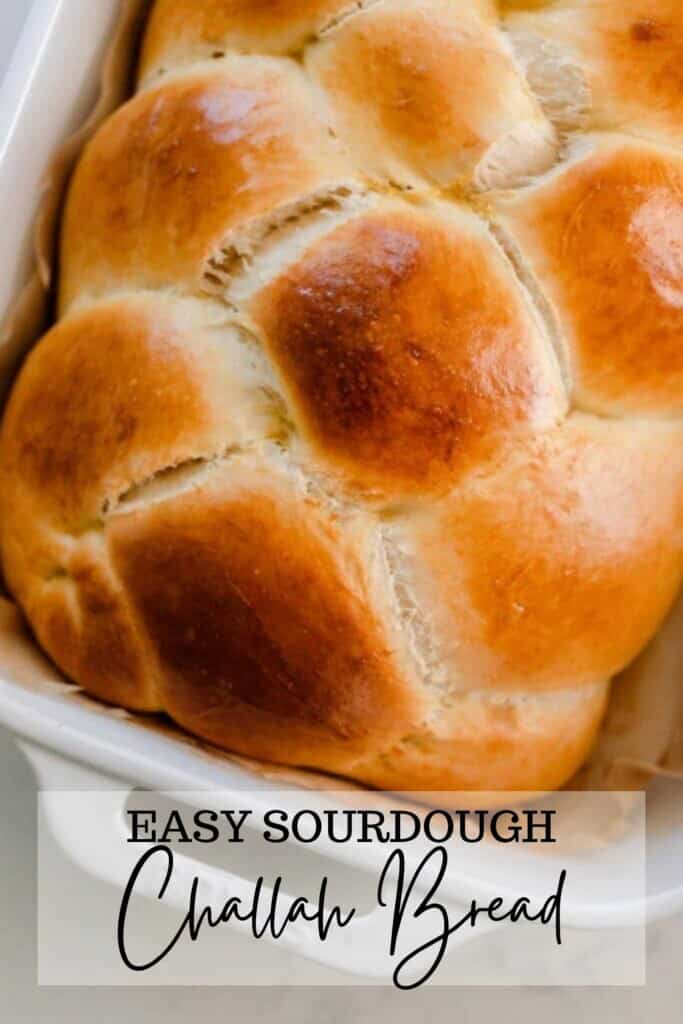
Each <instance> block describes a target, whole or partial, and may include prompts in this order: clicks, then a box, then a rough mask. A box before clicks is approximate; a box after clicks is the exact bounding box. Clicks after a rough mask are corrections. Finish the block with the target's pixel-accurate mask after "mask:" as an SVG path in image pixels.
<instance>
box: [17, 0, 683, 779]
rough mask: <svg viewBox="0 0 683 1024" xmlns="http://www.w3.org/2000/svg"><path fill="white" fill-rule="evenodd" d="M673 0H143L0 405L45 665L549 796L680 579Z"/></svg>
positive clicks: (262, 734)
mask: <svg viewBox="0 0 683 1024" xmlns="http://www.w3.org/2000/svg"><path fill="white" fill-rule="evenodd" d="M682 145H683V4H681V3H680V2H679V0H548V2H542V0H540V2H539V0H526V2H521V3H520V2H508V3H502V2H501V3H500V4H497V3H496V2H495V0H374V2H373V0H365V2H363V0H355V2H350V0H157V3H156V5H155V7H154V9H153V12H152V15H151V20H150V23H149V26H148V31H147V34H146V38H145V41H144V46H143V50H142V56H141V63H140V77H139V88H138V91H137V94H136V95H135V96H134V98H133V99H131V101H130V102H129V103H128V104H127V105H126V106H124V107H123V108H122V109H121V110H119V111H118V112H117V113H116V114H115V115H114V116H113V117H112V118H111V119H110V120H109V121H108V123H106V124H105V125H104V127H103V128H102V129H101V130H100V131H99V133H98V134H97V136H96V138H95V139H94V140H93V141H92V142H91V143H90V144H89V146H88V147H87V149H86V151H85V153H84V154H83V157H82V159H81V162H80V165H79V166H78V169H77V171H76V174H75V176H74V179H73V182H72V186H71V190H70V194H69V198H68V203H67V206H66V211H65V216H64V224H63V233H62V259H61V284H60V295H59V320H58V323H57V326H56V327H54V329H53V330H52V331H51V332H50V333H49V334H48V335H47V337H46V338H45V339H44V340H43V341H42V342H41V343H40V344H39V345H38V346H37V348H36V349H35V350H34V352H33V353H32V355H31V356H30V358H29V359H28V361H27V363H26V365H25V367H24V369H23V372H22V374H21V376H20V378H19V381H18V383H17V385H16V386H15V389H14V391H13V394H12V397H11V400H10V403H9V406H8V408H7V412H6V415H5V418H4V424H3V431H2V440H1V445H0V460H1V467H0V472H1V474H2V481H1V493H2V533H1V550H2V559H3V566H4V572H5V577H6V580H7V584H8V586H9V588H10V589H11V591H12V593H13V594H14V595H15V597H16V599H17V601H18V602H19V603H20V605H21V606H22V607H23V609H24V611H25V614H26V616H27V618H28V621H29V622H30V624H31V626H32V628H33V630H34V631H35V634H36V636H37V638H38V641H39V642H40V644H41V645H42V646H43V648H44V649H45V650H46V651H47V652H48V653H49V654H50V655H51V656H52V658H53V659H54V660H55V661H56V662H57V664H58V665H59V666H60V667H61V669H62V670H63V671H64V672H65V673H66V674H67V675H68V676H69V677H71V678H72V679H73V680H75V681H77V682H78V683H80V684H81V685H82V686H83V687H85V688H86V689H87V690H88V691H90V692H91V693H92V694H94V695H97V696H98V697H100V698H102V699H103V700H105V701H108V702H111V703H113V704H118V705H123V706H125V707H127V708H130V709H137V710H141V711H147V712H162V711H163V712H166V713H168V714H169V715H170V716H171V717H172V718H173V719H175V721H176V722H178V723H179V724H181V725H182V726H183V727H185V728H186V729H188V730H190V731H191V732H193V733H194V734H196V735H198V736H200V737H203V738H204V739H206V740H209V741H211V742H213V743H214V744H217V745H218V746H220V747H223V748H226V749H228V750H231V751H235V752H239V753H242V754H246V755H250V756H252V757H257V758H261V759H264V760H268V761H274V762H281V763H286V764H292V765H298V766H306V767H314V768H318V769H323V770H326V771H329V772H333V773H338V774H341V775H344V776H349V777H353V778H356V779H359V780H362V781H364V782H367V783H370V784H374V785H378V786H382V787H385V788H404V789H413V790H418V789H423V790H427V789H432V790H435V789H467V788H469V789H487V790H490V789H550V788H554V787H558V786H560V785H562V784H563V783H564V782H565V781H566V780H567V779H569V778H570V777H571V775H572V774H573V773H574V772H575V771H576V769H577V768H578V767H579V766H580V764H581V763H582V761H583V760H584V758H585V757H586V754H587V752H588V751H589V750H590V748H591V745H592V743H593V741H594V738H595V735H596V732H597V730H598V728H599V725H600V722H601V718H602V715H603V712H604V709H605V704H606V699H607V694H608V687H609V681H610V680H611V679H612V677H614V676H615V674H617V673H619V672H620V670H622V669H623V668H624V667H625V666H626V665H627V664H628V663H629V662H631V661H632V660H633V659H634V657H636V655H637V654H638V653H639V652H640V651H641V650H642V649H643V647H644V646H645V645H646V644H647V643H648V641H649V640H650V639H651V638H652V636H653V635H654V634H655V632H656V631H657V629H658V627H659V626H660V624H661V622H662V620H663V619H664V617H665V615H666V613H667V611H668V609H669V608H670V606H671V605H672V602H673V601H674V599H675V597H676V595H677V593H678V591H679V588H680V585H681V580H682V576H683V545H682V534H681V527H682V525H683V519H682V514H683V455H682V454H681V453H682V452H683V444H682V443H681V442H682V440H683V437H682V433H683V149H682V148H681V146H682Z"/></svg>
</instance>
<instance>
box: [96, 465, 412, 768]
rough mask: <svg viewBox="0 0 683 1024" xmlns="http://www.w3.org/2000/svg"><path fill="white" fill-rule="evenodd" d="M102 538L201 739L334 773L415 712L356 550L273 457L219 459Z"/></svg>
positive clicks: (173, 702)
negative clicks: (195, 481) (196, 482)
mask: <svg viewBox="0 0 683 1024" xmlns="http://www.w3.org/2000/svg"><path fill="white" fill-rule="evenodd" d="M111 538H112V539H111V543H112V550H113V554H114V560H115V563H116V565H117V567H118V570H119V572H120V573H121V577H122V579H123V580H124V582H125V585H126V587H127V590H128V592H129V593H130V595H131V597H132V600H133V602H134V604H135V606H136V608H137V609H138V611H139V614H140V616H141V619H142V621H143V622H144V624H145V627H146V629H147V633H148V636H149V638H150V640H151V642H152V644H153V645H154V648H155V650H156V651H157V653H158V656H159V661H160V664H161V669H162V673H163V678H164V682H163V694H164V701H165V706H166V708H167V710H168V712H169V713H170V714H171V715H172V717H173V718H175V719H176V721H178V722H180V723H181V724H182V725H185V726H186V727H188V728H190V729H191V730H192V731H193V732H195V733H197V734H198V735H200V736H202V737H203V738H205V739H208V740H210V741H212V742H214V743H218V744H219V745H221V746H225V747H228V748H229V749H232V750H236V751H238V752H240V753H243V754H249V755H250V756H254V757H261V758H264V759H266V760H284V761H289V762H291V763H294V764H298V765H305V766H309V767H318V768H327V769H330V770H333V771H340V772H341V771H344V770H347V771H348V770H349V769H350V768H351V767H352V765H353V761H354V760H355V759H357V758H358V757H360V756H363V755H365V756H367V754H368V753H369V752H372V751H374V750H376V749H378V747H382V746H386V745H387V744H388V743H390V742H391V741H392V737H393V738H394V739H395V740H397V739H398V738H399V737H400V736H401V735H402V734H403V732H404V731H406V729H407V728H411V727H412V726H413V724H414V723H415V722H419V720H420V717H421V704H423V703H424V698H422V697H421V695H420V692H419V690H418V689H416V688H415V687H411V686H410V685H408V683H407V682H406V681H405V679H404V678H403V674H402V673H401V671H400V665H399V664H398V663H397V659H396V657H395V655H394V654H393V653H392V651H391V649H390V646H389V639H388V636H387V634H386V632H385V630H384V628H383V626H382V624H381V622H380V621H379V620H378V618H377V617H376V615H374V614H373V612H372V610H371V608H370V607H369V602H368V593H367V584H366V583H365V582H364V579H363V574H364V571H365V570H364V569H363V566H362V564H361V563H360V561H359V558H358V552H356V551H354V550H353V547H352V546H351V545H350V544H349V543H348V541H347V540H346V539H345V537H344V533H343V532H342V531H341V530H339V529H335V528H334V527H333V526H332V524H331V522H330V521H329V518H328V517H327V516H326V515H325V514H324V512H323V510H321V509H320V508H319V507H317V506H316V504H314V503H313V502H312V501H310V500H308V501H307V500H305V498H304V496H303V494H302V493H301V492H298V493H297V489H296V487H295V485H294V483H293V482H292V481H290V480H288V479H287V476H286V474H285V472H283V471H282V470H281V469H278V466H277V463H273V462H265V463H262V464H259V463H254V462H252V461H250V460H242V459H240V458H237V459H236V460H235V461H234V462H228V463H226V464H225V465H224V466H223V467H221V468H220V469H218V470H216V471H215V473H214V474H212V476H211V478H210V480H209V481H207V483H206V485H205V486H203V487H201V488H197V489H194V490H192V491H190V492H188V493H184V494H181V495H179V496H178V497H176V498H175V499H171V500H169V501H167V502H164V503H162V504H159V505H153V506H152V507H150V508H149V509H145V510H141V511H139V512H138V513H132V514H130V515H129V516H125V517H122V518H121V519H118V520H117V521H116V522H115V523H114V524H113V527H112V531H111ZM256 538H258V542H257V543H256V542H255V541H256ZM314 652H315V653H314Z"/></svg>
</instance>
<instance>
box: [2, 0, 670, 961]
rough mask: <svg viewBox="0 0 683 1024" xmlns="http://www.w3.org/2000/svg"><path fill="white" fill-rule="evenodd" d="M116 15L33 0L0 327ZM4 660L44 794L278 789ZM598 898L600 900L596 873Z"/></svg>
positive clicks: (652, 870) (12, 156)
mask: <svg viewBox="0 0 683 1024" xmlns="http://www.w3.org/2000/svg"><path fill="white" fill-rule="evenodd" d="M118 10H119V0H96V2H93V0H36V2H35V4H34V7H33V10H32V12H31V15H30V17H29V19H28V22H27V24H26V27H25V30H24V33H23V36H22V39H21V42H20V45H19V48H18V50H17V53H16V56H15V59H14V61H13V63H12V66H11V68H10V71H9V73H8V75H7V78H6V80H5V83H4V86H3V88H2V91H1V92H0V223H1V224H2V225H3V247H2V253H1V254H0V259H1V260H2V267H1V270H0V317H1V316H2V315H3V314H4V312H5V310H6V308H7V306H8V305H9V303H10V302H11V300H12V298H13V297H14V296H15V295H16V294H17V291H18V289H19V287H20V286H21V284H22V283H23V281H24V280H25V278H26V275H27V273H28V267H29V263H30V258H29V253H30V234H31V225H32V222H33V219H34V215H35V211H36V206H37V203H38V199H39V194H40V182H41V178H42V175H43V173H44V170H45V167H46V165H47V163H48V160H49V157H50V155H51V153H52V152H53V150H54V149H55V147H56V146H57V144H58V143H59V142H60V140H62V139H63V138H64V137H65V136H66V135H67V134H68V133H69V131H70V130H71V129H72V128H73V126H74V125H75V124H77V123H78V122H79V121H80V120H82V117H83V112H84V110H85V109H87V106H88V104H89V103H90V102H91V101H92V97H93V94H94V91H95V87H96V77H97V69H98V67H99V64H100V61H101V57H102V52H103V49H104V47H105V45H106V40H107V38H108V36H109V34H110V31H111V28H112V25H113V23H114V20H115V18H116V16H117V13H118ZM5 654H6V652H4V651H2V650H0V723H2V724H4V725H6V726H7V727H9V729H10V730H11V731H13V732H14V733H15V734H16V736H17V737H18V738H19V740H20V742H21V744H22V746H23V747H24V749H25V750H26V752H27V753H28V754H29V756H30V758H31V760H32V761H33V763H34V766H35V767H36V770H37V772H38V776H39V780H40V784H41V786H42V787H43V788H44V789H46V790H50V789H60V788H63V789H73V790H84V791H85V790H96V789H116V790H122V789H129V788H130V787H132V786H148V787H153V788H156V789H161V790H165V791H172V790H181V789H182V790H194V791H199V790H206V789H220V790H222V791H225V792H230V791H236V790H239V791H244V790H245V789H251V790H254V791H265V790H272V789H273V788H275V787H274V785H273V783H272V782H266V781H265V780H264V779H262V778H261V777H260V776H258V775H257V774H252V773H250V772H249V771H248V770H246V769H243V768H240V767H238V766H236V765H234V764H233V763H231V762H230V761H228V760H223V759H221V758H220V757H219V756H211V755H210V754H208V753H207V752H206V751H204V750H203V749H202V748H200V747H199V746H198V745H196V744H194V743H193V742H192V741H190V740H187V739H185V738H184V737H182V736H181V735H180V734H177V735H174V734H172V733H169V734H168V735H165V734H163V733H161V732H154V731H150V730H149V729H148V728H145V727H144V726H143V725H141V724H139V723H137V722H136V721H135V720H134V719H132V718H130V717H129V716H126V715H124V714H122V713H116V712H112V711H107V710H105V709H103V708H98V707H97V706H96V705H94V704H88V702H86V701H80V700H77V699H74V697H73V696H72V695H70V693H69V691H67V690H66V688H60V687H59V686H58V685H55V686H42V687H34V686H31V685H26V683H25V682H24V683H22V682H19V681H18V680H16V679H13V678H12V677H11V674H10V673H9V672H8V670H7V667H6V664H7V662H6V660H5V662H3V656H4V655H5ZM3 664H4V665H5V667H4V670H3ZM682 804H683V801H681V799H680V788H677V787H675V786H674V785H673V784H668V783H667V782H665V781H661V782H658V783H657V784H656V785H655V786H654V787H653V788H652V791H651V792H650V793H649V794H648V895H647V907H646V910H647V913H648V915H649V917H650V918H654V917H663V916H668V915H673V914H675V913H678V912H680V911H683V806H682ZM50 808H51V805H50V801H49V796H48V798H47V803H46V809H47V813H48V817H51V824H52V826H53V828H54V831H55V834H56V836H57V837H58V839H60V841H61V842H62V843H63V844H64V846H65V848H66V850H67V852H69V853H70V854H71V855H72V856H73V858H74V859H76V860H77V861H78V862H79V863H81V865H82V866H83V867H85V868H86V869H87V870H89V871H91V872H92V873H94V874H99V875H100V876H101V877H104V878H107V879H109V880H111V881H123V878H122V876H121V870H122V868H121V869H120V866H119V865H117V864H116V863H103V862H99V863H94V862H93V860H92V859H89V858H88V852H87V849H85V848H83V847H82V846H81V847H79V848H75V847H74V839H73V837H72V836H70V835H69V834H68V833H67V832H65V830H64V829H62V828H61V827H60V820H59V815H58V814H57V813H56V812H55V813H53V814H51V810H50ZM108 825H109V826H110V827H111V828H112V829H113V828H114V827H115V823H114V820H113V818H112V820H111V822H109V823H108V822H106V821H103V822H102V828H106V827H108ZM500 857H501V863H500V865H499V867H500V872H499V873H500V875H501V877H506V876H507V874H508V869H509V864H508V863H507V862H506V860H505V858H506V853H505V851H504V850H502V851H501V852H500ZM198 870H199V871H201V870H202V868H201V866H200V867H199V868H198ZM209 870H210V869H205V871H209ZM521 870H522V874H523V875H524V876H525V882H527V883H528V885H530V886H533V876H534V868H533V863H531V862H529V864H528V866H527V868H526V869H525V868H524V865H522V868H521ZM598 870H599V869H598V868H597V867H596V871H598ZM600 870H602V871H604V870H605V869H604V866H603V868H602V869H600ZM612 874H614V869H612ZM211 880H212V884H214V885H218V886H223V887H224V888H225V890H226V892H228V891H231V892H234V891H235V885H238V884H239V880H237V879H235V878H234V877H231V876H230V875H229V874H228V873H225V872H224V873H222V874H220V873H218V874H216V873H215V871H214V873H213V874H212V879H211ZM611 881H613V878H612V880H611ZM477 884H479V882H478V880H477V879H474V878H472V877H467V875H466V874H461V876H460V877H459V878H458V879H457V885H456V887H455V889H454V891H453V892H452V894H451V895H452V896H453V898H454V899H457V898H458V895H460V896H461V897H463V898H464V897H465V896H466V895H469V896H472V895H473V894H474V893H475V891H476V887H477ZM512 884H514V883H512ZM593 891H594V892H599V891H600V877H599V875H597V876H596V879H595V886H594V887H593ZM605 892H609V893H610V895H609V896H608V897H606V898H603V899H597V898H587V899H586V900H585V901H584V902H583V903H582V904H581V905H575V906H573V907H570V908H569V909H568V912H567V916H566V920H567V924H568V925H574V926H576V927H580V928H587V927H588V928H590V927H605V926H607V927H609V926H614V927H620V926H624V925H629V924H634V923H636V922H637V921H638V920H639V917H640V916H641V915H642V911H643V906H642V903H641V904H636V903H634V901H633V900H632V899H630V898H629V896H628V894H627V893H619V889H618V886H616V887H615V886H614V885H611V887H609V886H608V887H607V888H606V889H605ZM463 934H465V933H463ZM373 942H374V938H373V926H372V921H369V922H368V926H367V929H366V931H365V941H364V942H363V943H361V944H360V945H359V946H358V947H357V948H355V949H353V950H350V949H348V948H342V947H341V946H339V947H335V946H334V945H333V944H330V945H327V946H326V947H324V948H323V947H320V946H318V947H316V948H313V947H312V946H311V945H308V944H306V942H305V941H304V939H303V938H302V937H301V936H299V937H297V936H295V937H294V938H292V939H291V940H290V946H291V948H293V949H296V950H297V951H298V952H301V953H302V954H303V955H307V956H311V957H314V958H316V959H320V960H324V961H325V962H327V963H328V964H331V965H334V966H337V967H341V968H343V969H345V970H351V971H353V970H356V971H358V972H359V973H364V974H367V973H372V971H373V962H374V961H373V955H372V954H373Z"/></svg>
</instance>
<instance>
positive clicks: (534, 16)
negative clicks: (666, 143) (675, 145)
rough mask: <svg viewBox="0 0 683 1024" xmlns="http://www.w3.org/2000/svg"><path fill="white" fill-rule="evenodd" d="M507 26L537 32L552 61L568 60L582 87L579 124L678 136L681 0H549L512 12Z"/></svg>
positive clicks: (682, 84)
mask: <svg viewBox="0 0 683 1024" xmlns="http://www.w3.org/2000/svg"><path fill="white" fill-rule="evenodd" d="M520 6H521V7H524V6H527V7H530V6H531V5H529V4H526V5H525V4H520ZM508 28H509V29H510V30H511V31H512V32H513V33H520V32H521V33H526V34H528V35H532V36H535V37H537V39H538V43H537V47H538V49H539V51H540V49H541V48H542V47H543V45H545V47H546V50H547V47H548V44H550V45H551V46H552V47H554V48H555V51H554V54H553V56H554V59H555V61H556V62H557V63H558V64H559V63H561V62H562V61H564V62H565V64H566V63H567V62H568V61H572V62H573V63H574V65H575V76H576V77H578V76H580V77H581V78H582V79H583V80H584V82H585V90H586V102H585V106H584V108H583V110H582V111H580V112H579V113H580V114H581V116H580V117H579V123H583V124H585V125H587V126H589V127H591V128H595V129H608V130H610V131H613V130H626V131H629V132H632V133H635V134H642V135H652V136H657V137H660V138H662V139H668V140H671V139H678V140H682V139H683V7H682V6H681V4H680V0H555V2H554V3H552V4H547V5H545V6H544V7H543V8H541V9H540V10H538V11H532V12H528V11H526V12H522V13H513V14H512V15H511V17H510V18H509V20H508ZM551 53H552V51H551ZM548 59H551V57H550V56H549V57H548Z"/></svg>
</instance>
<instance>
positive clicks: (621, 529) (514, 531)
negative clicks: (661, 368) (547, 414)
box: [397, 415, 683, 692]
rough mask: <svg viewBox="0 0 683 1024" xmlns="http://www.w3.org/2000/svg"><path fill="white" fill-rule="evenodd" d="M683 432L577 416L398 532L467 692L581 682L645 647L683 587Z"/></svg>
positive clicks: (441, 643)
mask: <svg viewBox="0 0 683 1024" xmlns="http://www.w3.org/2000/svg"><path fill="white" fill-rule="evenodd" d="M682 442H683V432H682V431H681V427H680V425H678V424H676V425H674V426H666V425H661V426H657V425H654V424H640V425H639V426H637V427H635V426H630V425H627V424H622V423H610V422H607V421H604V420H597V419H593V418H592V417H584V416H581V415H577V416H573V417H571V418H570V419H569V420H568V421H567V422H566V423H565V424H564V425H563V426H562V427H561V428H560V429H559V430H557V431H553V432H549V433H546V434H541V435H539V436H538V438H537V439H536V440H535V441H534V442H532V444H531V445H530V446H529V447H528V448H526V449H525V448H520V449H519V450H517V451H516V452H514V453H512V454H511V455H509V456H508V458H506V459H505V460H503V461H502V463H501V464H500V465H499V466H498V467H495V468H492V469H491V470H489V472H487V473H486V474H485V475H482V476H479V475H476V476H474V477H473V478H472V479H471V480H470V481H468V482H467V483H466V485H465V486H464V487H463V488H462V489H460V490H459V491H458V492H456V493H454V494H453V495H452V496H451V497H449V498H448V499H447V500H446V501H445V502H443V503H441V504H440V505H438V506H437V507H436V508H435V509H434V510H431V511H430V512H428V513H427V512H426V513H425V514H424V516H423V517H420V518H419V519H417V521H415V522H414V523H410V524H406V525H405V526H402V527H401V528H399V529H398V537H397V542H398V543H400V544H401V545H402V547H403V548H405V551H406V557H408V559H409V561H410V563H411V564H412V565H413V566H414V568H413V570H412V571H413V574H414V578H415V600H416V601H417V602H418V603H419V605H420V607H421V608H422V609H423V613H424V615H425V616H426V618H427V620H428V621H430V622H431V624H432V642H433V645H434V647H435V651H434V653H433V656H435V657H437V658H438V660H439V662H440V663H441V666H442V671H443V670H444V669H443V667H444V666H445V671H446V673H447V676H448V677H449V678H450V679H451V680H452V681H453V686H454V687H455V688H456V689H457V688H458V687H459V686H462V687H463V688H465V689H467V688H470V687H471V685H472V683H471V681H472V680H477V681H478V685H479V686H480V687H482V688H489V687H490V688H494V689H502V690H505V691H508V692H510V691H515V690H522V691H528V692H534V691H538V690H549V689H565V688H568V687H580V686H582V685H589V684H594V683H598V682H600V681H601V680H604V679H609V678H611V677H612V676H614V675H616V674H617V673H618V672H620V671H621V670H622V669H623V668H625V667H626V665H627V664H629V663H630V662H631V661H632V660H633V659H634V658H635V657H636V655H637V654H638V653H639V652H640V651H641V650H642V649H643V647H644V646H645V645H646V643H647V641H648V639H649V638H650V637H651V636H652V635H653V633H654V632H655V631H656V629H657V628H658V626H659V625H661V623H662V622H663V620H664V618H665V616H666V614H667V612H668V610H669V608H670V606H671V605H672V604H673V601H674V598H675V596H676V593H677V591H678V588H679V587H680V584H681V578H682V574H683V552H682V550H681V543H680V538H681V527H682V526H683V518H682V516H683V489H682V485H683V455H682V454H681V451H682V449H681V444H682Z"/></svg>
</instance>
